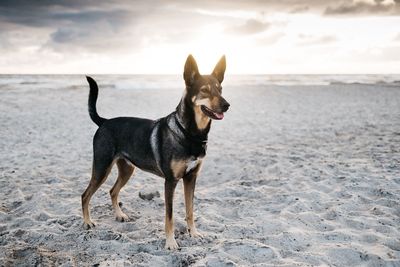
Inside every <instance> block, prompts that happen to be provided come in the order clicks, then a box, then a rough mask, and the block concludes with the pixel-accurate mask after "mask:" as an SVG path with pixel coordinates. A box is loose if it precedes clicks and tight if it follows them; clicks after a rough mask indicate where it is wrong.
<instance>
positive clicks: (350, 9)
mask: <svg viewBox="0 0 400 267" xmlns="http://www.w3.org/2000/svg"><path fill="white" fill-rule="evenodd" d="M324 14H325V15H343V16H346V15H347V16H349V15H399V14H400V0H395V1H393V2H391V1H382V0H375V1H365V2H364V1H358V2H355V1H353V2H352V3H341V4H339V5H336V6H328V7H327V8H326V9H325V11H324Z"/></svg>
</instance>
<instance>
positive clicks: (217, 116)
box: [214, 113, 224, 120]
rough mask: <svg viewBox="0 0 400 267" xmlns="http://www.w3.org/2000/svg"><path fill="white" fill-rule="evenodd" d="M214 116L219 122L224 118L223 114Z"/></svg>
mask: <svg viewBox="0 0 400 267" xmlns="http://www.w3.org/2000/svg"><path fill="white" fill-rule="evenodd" d="M214 115H215V117H216V118H217V119H219V120H222V119H223V118H224V113H214Z"/></svg>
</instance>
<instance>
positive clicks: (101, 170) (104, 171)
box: [82, 142, 114, 229]
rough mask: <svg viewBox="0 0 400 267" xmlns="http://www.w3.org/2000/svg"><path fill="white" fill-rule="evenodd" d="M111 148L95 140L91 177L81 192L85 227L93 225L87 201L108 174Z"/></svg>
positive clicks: (111, 160) (112, 159)
mask: <svg viewBox="0 0 400 267" xmlns="http://www.w3.org/2000/svg"><path fill="white" fill-rule="evenodd" d="M112 150H113V148H112V147H111V146H106V145H104V143H103V144H102V143H101V142H97V143H96V145H95V146H94V157H93V168H92V178H91V179H90V183H89V185H88V187H87V188H86V190H85V192H84V193H83V194H82V212H83V224H84V227H85V228H86V229H90V228H92V227H94V226H95V224H94V223H93V222H92V221H91V220H90V211H89V202H90V199H91V198H92V196H93V194H94V193H95V192H96V191H97V189H99V187H100V186H101V185H102V184H103V183H104V181H105V180H106V179H107V176H108V175H109V174H110V171H111V168H112V166H113V163H114V156H113V151H112Z"/></svg>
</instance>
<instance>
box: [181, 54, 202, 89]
mask: <svg viewBox="0 0 400 267" xmlns="http://www.w3.org/2000/svg"><path fill="white" fill-rule="evenodd" d="M199 76H200V73H199V68H198V67H197V63H196V60H194V57H193V56H192V55H189V56H188V57H187V59H186V63H185V69H184V71H183V79H184V80H185V84H186V86H189V87H190V86H192V85H193V83H194V81H195V80H196V79H198V78H199Z"/></svg>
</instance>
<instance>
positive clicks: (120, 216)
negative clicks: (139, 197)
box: [110, 159, 135, 222]
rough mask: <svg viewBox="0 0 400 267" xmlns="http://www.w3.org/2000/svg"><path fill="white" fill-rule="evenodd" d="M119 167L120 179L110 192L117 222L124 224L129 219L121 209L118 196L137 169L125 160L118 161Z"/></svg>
mask: <svg viewBox="0 0 400 267" xmlns="http://www.w3.org/2000/svg"><path fill="white" fill-rule="evenodd" d="M117 167H118V178H117V181H116V182H115V184H114V186H113V187H112V189H111V190H110V195H111V202H112V206H113V208H114V211H115V218H116V220H117V221H120V222H124V221H127V220H128V219H129V218H128V216H127V215H126V214H125V213H123V212H122V210H121V208H120V207H119V205H118V194H119V191H120V190H121V188H122V187H124V185H125V184H126V183H127V182H128V181H129V178H131V176H132V174H133V172H134V170H135V167H134V166H133V165H131V164H129V163H128V162H127V161H126V160H125V159H119V160H118V161H117Z"/></svg>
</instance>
